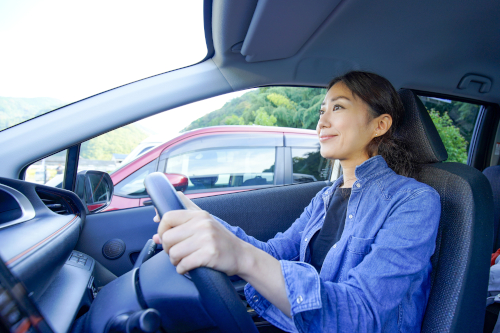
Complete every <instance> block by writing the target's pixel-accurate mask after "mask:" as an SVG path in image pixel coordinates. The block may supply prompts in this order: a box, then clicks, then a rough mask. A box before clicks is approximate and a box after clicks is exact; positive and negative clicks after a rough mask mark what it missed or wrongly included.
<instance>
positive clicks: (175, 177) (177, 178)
mask: <svg viewBox="0 0 500 333" xmlns="http://www.w3.org/2000/svg"><path fill="white" fill-rule="evenodd" d="M165 176H167V178H168V180H169V181H170V183H171V184H172V186H173V187H174V188H175V190H176V191H181V192H184V191H185V190H186V189H187V187H188V184H189V182H188V178H187V177H186V176H184V175H181V174H180V173H166V174H165Z"/></svg>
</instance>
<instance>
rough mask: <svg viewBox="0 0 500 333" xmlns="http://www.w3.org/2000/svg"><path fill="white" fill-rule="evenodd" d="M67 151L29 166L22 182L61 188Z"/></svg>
mask: <svg viewBox="0 0 500 333" xmlns="http://www.w3.org/2000/svg"><path fill="white" fill-rule="evenodd" d="M66 153H67V149H65V150H63V151H60V152H58V153H56V154H54V155H51V156H48V157H46V158H44V159H42V160H40V161H38V162H35V163H33V164H31V165H30V166H29V167H28V169H26V173H25V175H24V180H26V181H28V182H32V183H37V184H42V185H47V186H53V187H58V188H62V182H63V177H64V169H65V167H66Z"/></svg>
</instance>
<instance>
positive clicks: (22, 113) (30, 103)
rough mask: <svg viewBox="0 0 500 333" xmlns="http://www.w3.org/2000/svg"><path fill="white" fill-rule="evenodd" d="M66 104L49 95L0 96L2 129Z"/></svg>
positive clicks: (0, 126)
mask: <svg viewBox="0 0 500 333" xmlns="http://www.w3.org/2000/svg"><path fill="white" fill-rule="evenodd" d="M66 104H67V103H66V102H63V101H61V100H58V99H55V98H49V97H36V98H16V97H0V131H1V130H3V129H6V128H9V127H11V126H13V125H16V124H19V123H22V122H23V121H26V120H28V119H31V118H34V117H36V116H39V115H41V114H44V113H47V112H49V111H52V110H54V109H57V108H60V107H61V106H63V105H66Z"/></svg>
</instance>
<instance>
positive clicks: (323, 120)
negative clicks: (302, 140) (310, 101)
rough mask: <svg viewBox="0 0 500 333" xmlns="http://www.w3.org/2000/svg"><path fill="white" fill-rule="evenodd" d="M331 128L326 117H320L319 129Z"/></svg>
mask: <svg viewBox="0 0 500 333" xmlns="http://www.w3.org/2000/svg"><path fill="white" fill-rule="evenodd" d="M324 127H329V122H328V120H327V119H326V117H325V116H324V115H322V116H320V117H319V120H318V128H324Z"/></svg>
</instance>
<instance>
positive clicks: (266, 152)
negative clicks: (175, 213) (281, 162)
mask: <svg viewBox="0 0 500 333" xmlns="http://www.w3.org/2000/svg"><path fill="white" fill-rule="evenodd" d="M275 162H276V148H271V147H266V148H216V149H205V150H200V151H191V152H187V153H184V154H180V155H177V156H172V157H170V158H169V159H168V161H167V166H166V170H165V173H177V174H182V175H184V176H186V177H187V178H188V180H189V185H188V188H187V190H186V193H189V192H190V191H194V190H210V189H220V188H234V187H241V186H256V185H273V184H274V166H275Z"/></svg>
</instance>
